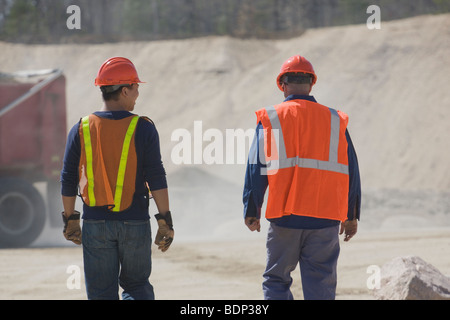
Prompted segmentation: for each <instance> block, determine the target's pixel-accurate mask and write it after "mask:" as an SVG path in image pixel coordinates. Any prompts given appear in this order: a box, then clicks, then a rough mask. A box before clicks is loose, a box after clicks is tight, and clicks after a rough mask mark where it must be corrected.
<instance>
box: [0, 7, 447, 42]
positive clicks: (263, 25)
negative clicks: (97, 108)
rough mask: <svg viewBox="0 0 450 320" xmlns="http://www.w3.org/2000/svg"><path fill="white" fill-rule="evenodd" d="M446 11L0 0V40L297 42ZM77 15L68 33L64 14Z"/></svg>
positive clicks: (424, 8)
mask: <svg viewBox="0 0 450 320" xmlns="http://www.w3.org/2000/svg"><path fill="white" fill-rule="evenodd" d="M373 4H375V5H378V6H379V7H380V9H381V19H382V21H388V20H393V19H400V18H405V17H410V16H415V15H420V14H439V13H446V12H450V0H415V1H410V0H396V1H392V0H378V1H375V0H94V1H91V0H0V40H3V41H11V42H25V43H64V42H111V41H124V40H159V39H180V38H191V37H200V36H208V35H229V36H233V37H240V38H266V39H270V38H280V37H293V36H298V35H300V34H301V33H302V32H304V30H306V29H309V28H320V27H329V26H336V25H346V24H356V23H365V21H366V20H367V18H368V13H367V12H366V10H367V8H368V7H369V6H370V5H373ZM70 5H76V6H78V7H79V9H80V28H79V29H69V28H68V27H67V25H66V21H67V19H68V18H69V16H70V13H68V12H67V8H68V7H69V6H70Z"/></svg>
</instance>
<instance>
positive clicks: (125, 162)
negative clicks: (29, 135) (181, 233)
mask: <svg viewBox="0 0 450 320" xmlns="http://www.w3.org/2000/svg"><path fill="white" fill-rule="evenodd" d="M139 83H142V81H141V80H140V79H139V76H138V73H137V71H136V68H135V66H134V64H133V63H132V62H131V61H130V60H128V59H127V58H123V57H113V58H110V59H108V60H107V61H105V62H104V63H103V64H102V66H101V67H100V70H99V71H98V75H97V78H96V79H95V85H96V86H99V87H100V90H101V92H102V96H103V100H104V105H103V108H101V110H100V111H97V112H94V113H93V114H90V115H88V116H85V117H83V118H82V119H81V120H80V121H79V122H78V123H77V124H75V125H74V126H73V128H72V129H71V130H70V132H69V135H68V139H67V145H66V153H65V157H64V166H63V169H62V171H61V183H62V191H61V193H62V199H63V206H64V212H63V221H64V231H63V233H64V236H65V237H66V239H67V240H70V241H73V242H74V243H76V244H79V245H80V244H82V245H83V260H84V270H85V283H86V291H87V296H88V299H118V298H119V297H118V287H119V285H120V286H121V287H122V289H123V293H122V298H123V299H154V292H153V286H152V285H151V284H150V282H149V280H148V279H149V276H150V273H151V230H150V222H149V219H150V216H149V191H150V190H151V193H152V197H153V199H154V200H155V203H156V206H157V209H158V212H159V213H158V214H157V215H156V216H155V217H156V219H157V222H158V232H157V234H156V237H155V243H156V244H157V245H158V248H159V249H160V250H161V251H163V252H165V251H166V250H167V249H168V248H169V247H170V245H171V243H172V241H173V237H174V231H173V223H172V216H171V212H170V208H169V197H168V189H167V181H166V174H165V169H164V166H163V164H162V161H161V152H160V147H159V137H158V132H157V130H156V127H155V125H154V123H153V122H152V121H151V120H150V119H149V118H147V117H140V116H138V115H135V114H133V113H131V112H132V111H133V110H134V106H135V103H136V100H137V98H138V96H139V90H138V89H139ZM78 189H79V193H80V197H81V199H82V201H83V217H82V218H83V220H84V221H83V228H82V229H81V228H80V214H79V212H78V211H76V210H75V202H76V195H77V193H78ZM149 189H150V190H149Z"/></svg>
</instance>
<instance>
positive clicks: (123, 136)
mask: <svg viewBox="0 0 450 320" xmlns="http://www.w3.org/2000/svg"><path fill="white" fill-rule="evenodd" d="M138 120H139V116H130V117H127V118H124V119H121V120H112V119H105V118H101V117H98V116H96V115H94V114H91V115H89V116H86V117H84V118H83V119H82V120H81V125H80V128H79V133H80V138H81V139H80V140H81V157H80V165H79V176H80V182H79V186H80V194H81V197H82V199H83V202H84V203H85V204H86V205H88V206H90V207H108V209H110V210H112V211H113V212H119V211H123V210H125V209H127V208H129V207H130V206H131V204H132V202H133V196H134V192H135V181H136V168H137V157H136V146H135V142H134V135H135V131H136V126H137V122H138Z"/></svg>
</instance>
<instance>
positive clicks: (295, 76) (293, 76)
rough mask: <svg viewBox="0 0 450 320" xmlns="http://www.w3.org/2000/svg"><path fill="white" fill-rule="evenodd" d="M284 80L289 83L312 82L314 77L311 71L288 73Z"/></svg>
mask: <svg viewBox="0 0 450 320" xmlns="http://www.w3.org/2000/svg"><path fill="white" fill-rule="evenodd" d="M282 82H285V83H286V82H287V83H296V84H312V82H313V77H312V75H311V74H309V73H303V72H298V73H293V72H292V73H286V74H285V75H284V76H283V78H282Z"/></svg>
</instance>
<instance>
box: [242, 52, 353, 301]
mask: <svg viewBox="0 0 450 320" xmlns="http://www.w3.org/2000/svg"><path fill="white" fill-rule="evenodd" d="M316 81H317V75H316V73H315V71H314V69H313V66H312V64H311V63H310V62H309V61H308V60H307V59H306V58H304V57H302V56H299V55H296V56H293V57H291V58H289V59H288V60H287V61H286V62H285V63H284V64H283V65H282V67H281V71H280V73H279V75H278V77H277V85H278V88H279V89H280V90H281V91H283V93H284V97H285V101H284V102H283V103H281V104H279V105H276V106H272V107H267V108H263V109H260V110H258V111H256V117H257V123H258V126H257V130H256V134H255V138H254V140H253V143H252V146H251V148H250V152H249V160H248V165H247V171H246V179H245V187H244V195H243V202H244V218H245V224H246V226H247V227H248V228H249V229H250V230H251V231H255V230H257V231H260V215H261V208H262V204H263V199H264V194H265V191H266V188H267V187H269V194H268V199H267V208H266V213H265V216H266V218H267V219H268V220H269V221H270V227H269V231H268V238H267V255H268V258H267V265H266V270H265V272H264V275H263V278H264V281H263V293H264V298H265V299H293V295H292V293H291V291H290V286H291V284H292V278H291V276H290V273H291V272H292V271H293V270H294V269H295V267H296V266H297V264H300V272H301V278H302V287H303V295H304V298H305V299H334V298H335V294H336V279H337V276H336V267H337V259H338V256H339V252H340V246H339V237H338V234H342V233H345V238H344V241H349V240H350V239H351V238H352V237H353V236H354V235H355V234H356V231H357V221H358V219H359V214H360V203H361V186H360V177H359V168H358V161H357V157H356V153H355V150H354V147H353V143H352V141H351V139H350V135H349V133H348V130H347V124H348V116H347V115H346V114H345V113H343V112H341V111H337V110H335V109H332V108H328V107H326V106H324V105H321V104H319V103H317V101H316V100H315V98H314V97H313V96H311V95H310V92H311V90H312V87H313V86H314V85H315V83H316ZM339 226H340V230H339Z"/></svg>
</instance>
